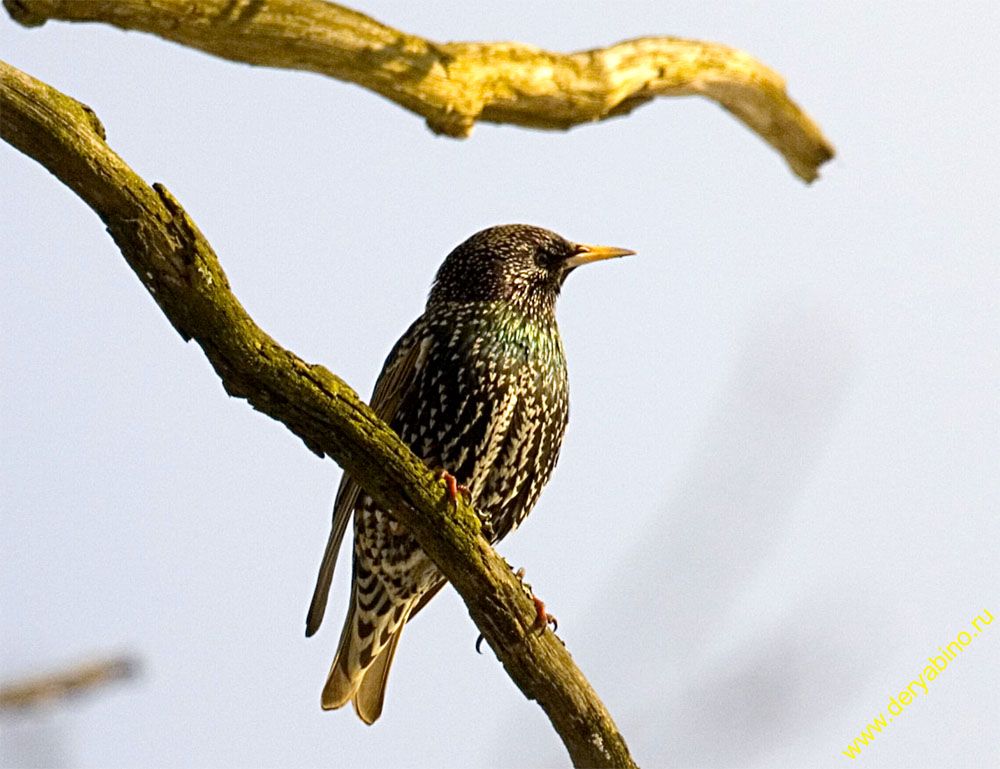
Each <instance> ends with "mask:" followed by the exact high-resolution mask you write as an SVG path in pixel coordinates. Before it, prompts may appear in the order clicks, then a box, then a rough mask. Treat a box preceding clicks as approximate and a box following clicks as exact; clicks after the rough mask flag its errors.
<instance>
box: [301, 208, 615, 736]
mask: <svg viewBox="0 0 1000 769" xmlns="http://www.w3.org/2000/svg"><path fill="white" fill-rule="evenodd" d="M632 253H635V252H634V251H629V250H627V249H624V248H610V247H606V246H588V245H581V244H578V243H571V242H569V241H568V240H565V239H563V238H561V237H560V236H558V235H556V234H555V233H553V232H549V231H548V230H543V229H541V228H538V227H531V226H528V225H523V224H514V225H507V226H502V227H491V228H489V229H486V230H483V231H482V232H478V233H476V234H475V235H473V236H472V237H471V238H469V239H468V240H466V241H465V242H464V243H462V244H461V245H460V246H458V247H457V248H456V249H455V250H454V251H452V252H451V254H449V255H448V258H447V259H445V261H444V263H443V264H442V265H441V267H440V269H439V270H438V273H437V277H436V278H435V281H434V285H433V287H432V288H431V291H430V296H429V298H428V300H427V308H426V310H425V311H424V314H423V315H421V316H420V317H419V318H417V320H416V321H415V322H414V323H413V325H412V326H410V328H409V329H408V330H407V332H406V333H405V334H404V335H403V336H402V338H401V339H400V340H399V341H398V342H397V343H396V346H395V347H394V348H393V349H392V352H390V353H389V357H388V358H387V359H386V361H385V365H384V366H383V368H382V373H381V374H380V375H379V378H378V382H377V383H376V385H375V392H374V394H373V395H372V401H371V406H372V408H373V409H374V411H375V413H376V414H378V415H379V416H380V417H381V418H382V419H384V420H385V421H386V422H387V423H388V424H389V426H390V427H392V429H393V430H395V431H396V433H397V434H398V435H399V436H400V438H402V439H403V441H405V442H406V443H407V444H408V445H409V446H410V448H412V449H413V451H414V452H415V453H416V454H417V456H419V457H420V458H421V459H423V460H424V461H425V462H426V463H427V464H428V466H430V467H433V468H437V469H441V470H443V471H444V472H443V475H444V476H445V477H446V479H447V480H448V481H449V483H450V484H451V489H452V493H453V494H454V493H455V491H454V489H455V485H454V484H455V483H456V481H457V484H460V485H461V486H462V487H464V489H465V490H467V492H468V496H469V499H470V501H471V503H472V505H473V506H474V507H475V509H476V512H477V513H478V514H479V516H480V518H481V520H482V522H483V531H484V533H485V534H487V536H489V537H490V539H491V540H492V541H493V542H497V541H499V540H500V539H502V538H503V537H504V536H506V535H507V534H508V533H509V532H511V531H513V530H514V529H515V528H517V526H518V524H520V523H521V521H523V520H524V518H525V516H526V515H527V514H528V513H529V512H530V511H531V508H532V507H533V506H534V504H535V502H536V501H537V500H538V495H539V494H540V493H541V490H542V487H543V486H544V485H545V483H546V482H547V481H548V479H549V476H550V475H551V474H552V469H553V468H554V467H555V464H556V460H557V458H558V457H559V447H560V445H561V444H562V439H563V432H564V431H565V429H566V420H567V417H568V413H569V399H568V396H569V391H568V386H567V378H566V358H565V355H564V352H563V345H562V340H561V339H560V338H559V329H558V328H557V326H556V316H555V304H556V298H557V297H558V295H559V290H560V288H561V286H562V283H563V280H565V278H566V276H567V275H568V274H569V273H570V271H572V270H573V269H574V268H575V267H577V266H578V265H581V264H586V263H587V262H594V261H597V260H600V259H610V258H612V257H616V256H624V255H626V254H632ZM352 514H353V515H354V569H353V575H352V580H351V603H350V608H349V609H348V612H347V619H346V621H345V623H344V629H343V631H342V634H341V637H340V644H339V646H338V648H337V656H336V657H335V658H334V661H333V666H332V667H331V668H330V675H329V677H328V679H327V682H326V686H325V687H324V688H323V696H322V704H323V708H324V709H333V708H339V707H342V706H343V705H346V704H347V703H348V702H353V703H354V709H355V711H356V712H357V714H358V716H359V717H360V718H361V720H362V721H364V722H365V723H368V724H370V723H373V722H374V721H375V719H377V718H378V717H379V715H380V714H381V712H382V704H383V701H384V698H385V683H386V678H387V676H388V674H389V667H390V665H391V664H392V658H393V655H394V654H395V652H396V645H397V644H398V643H399V637H400V635H401V633H402V631H403V626H404V625H405V624H406V622H407V620H409V619H412V618H413V616H414V615H416V614H417V612H419V611H420V609H421V608H423V606H424V605H425V604H426V603H427V602H428V601H429V600H430V599H431V598H433V597H434V595H435V594H436V593H437V592H438V590H440V589H441V588H442V587H443V586H444V584H445V581H446V580H445V577H444V576H443V575H442V574H441V573H440V572H439V571H438V569H437V567H436V566H435V565H434V563H433V562H432V561H431V559H430V558H429V557H428V556H427V555H426V554H425V553H424V551H423V550H421V548H420V546H419V545H418V544H417V541H416V539H414V538H413V536H412V535H411V534H410V533H409V532H408V531H407V530H406V528H404V527H403V526H402V525H401V524H400V523H398V522H397V521H396V520H395V519H394V518H393V517H392V514H391V512H389V511H387V510H382V509H380V508H379V507H378V506H377V505H375V503H374V502H373V501H372V499H371V497H369V496H368V495H367V494H366V493H365V492H364V490H363V489H362V488H360V487H359V486H358V485H357V484H356V483H355V482H354V481H353V480H352V479H351V478H350V476H348V475H347V474H346V473H345V474H344V477H343V480H342V481H341V484H340V488H339V489H338V491H337V498H336V501H335V503H334V511H333V530H332V531H331V533H330V539H329V542H328V543H327V546H326V552H325V553H324V555H323V563H322V565H321V567H320V572H319V579H318V580H317V584H316V591H315V593H314V594H313V599H312V605H311V606H310V608H309V615H308V618H307V620H306V635H307V636H311V635H313V633H315V632H316V631H317V630H318V629H319V625H320V622H321V621H322V619H323V613H324V611H325V609H326V602H327V596H328V594H329V591H330V582H331V580H332V578H333V569H334V564H335V562H336V559H337V552H338V550H339V549H340V543H341V540H342V539H343V537H344V533H345V532H346V531H347V524H348V521H349V520H350V518H351V515H352Z"/></svg>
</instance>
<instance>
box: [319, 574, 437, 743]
mask: <svg viewBox="0 0 1000 769" xmlns="http://www.w3.org/2000/svg"><path fill="white" fill-rule="evenodd" d="M373 582H375V584H373V585H372V588H373V590H372V593H371V594H366V595H365V596H364V598H365V602H364V606H363V605H362V603H361V601H360V600H359V594H358V580H357V578H355V579H354V581H353V583H354V584H353V585H352V587H351V607H350V609H349V610H348V613H347V620H346V621H345V622H344V630H343V632H342V633H341V636H340V645H339V646H338V647H337V656H336V657H334V660H333V665H332V666H331V667H330V675H329V676H328V677H327V679H326V686H324V687H323V698H322V704H323V709H324V710H333V709H335V708H340V707H343V706H344V705H346V704H347V703H348V702H353V703H354V711H355V712H356V713H357V714H358V717H359V718H360V719H361V720H362V721H364V722H365V723H366V724H372V723H374V722H375V719H377V718H378V717H379V716H380V715H381V714H382V704H383V702H384V701H385V683H386V680H387V679H388V677H389V668H390V667H391V666H392V658H393V657H394V656H395V654H396V646H397V645H398V644H399V637H400V636H401V635H402V634H403V626H404V625H405V624H406V620H407V619H409V616H410V613H411V612H412V611H413V607H414V606H416V605H417V603H419V598H420V596H415V597H414V598H412V599H410V600H407V601H405V602H398V603H397V602H394V601H393V600H392V599H391V598H390V597H389V595H388V594H387V593H386V592H385V591H384V590H383V589H382V587H381V586H380V585H378V584H377V581H375V580H373ZM365 607H369V608H365Z"/></svg>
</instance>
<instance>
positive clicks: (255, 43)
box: [4, 0, 834, 182]
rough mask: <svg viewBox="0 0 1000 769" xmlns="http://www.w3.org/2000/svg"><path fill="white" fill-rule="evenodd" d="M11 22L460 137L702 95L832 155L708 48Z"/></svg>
mask: <svg viewBox="0 0 1000 769" xmlns="http://www.w3.org/2000/svg"><path fill="white" fill-rule="evenodd" d="M4 6H5V7H6V8H7V10H8V12H9V13H10V15H11V17H12V18H13V19H15V20H16V21H19V22H20V23H21V24H24V25H25V26H38V25H40V24H43V23H44V22H45V21H48V20H49V19H57V20H62V21H89V22H103V23H105V24H111V25H113V26H116V27H119V28H121V29H130V30H133V29H134V30H140V31H143V32H149V33H151V34H154V35H158V36H160V37H163V38H166V39H167V40H173V41H174V42H177V43H181V44H182V45H186V46H189V47H191V48H197V49H199V50H202V51H206V52H208V53H211V54H215V55H216V56H221V57H222V58H225V59H231V60H233V61H241V62H246V63H248V64H257V65H261V66H267V67H283V68H288V69H302V70H308V71H311V72H319V73H321V74H324V75H329V76H330V77H334V78H337V79H338V80H344V81H347V82H350V83H356V84H357V85H360V86H362V87H364V88H367V89H369V90H371V91H374V92H376V93H378V94H381V95H382V96H384V97H385V98H387V99H390V100H392V101H394V102H396V103H397V104H399V105H400V106H401V107H404V108H406V109H408V110H410V111H412V112H415V113H417V114H418V115H420V116H422V117H423V118H424V119H426V121H427V125H428V126H430V128H431V129H432V130H433V131H435V132H437V133H442V134H446V135H448V136H452V137H457V138H465V137H467V136H469V135H470V134H471V133H472V129H473V127H474V126H475V124H476V121H478V120H485V121H488V122H493V123H512V124H515V125H520V126H526V127H530V128H542V129H567V128H571V127H572V126H576V125H580V124H584V123H592V122H595V121H599V120H604V119H605V118H609V117H616V116H620V115H626V114H628V113H629V112H631V111H632V110H634V109H635V108H636V107H640V106H642V105H643V104H646V103H647V102H649V101H652V100H653V99H654V98H656V97H658V96H687V95H692V94H697V95H701V96H706V97H708V98H710V99H712V100H714V101H716V102H718V103H719V104H720V105H721V106H722V107H724V108H725V109H726V110H728V111H729V112H731V113H732V114H733V115H735V116H736V117H737V118H739V119H740V120H741V121H743V123H744V124H746V126H747V127H748V128H750V129H751V130H752V131H754V132H755V133H757V134H758V135H759V136H760V137H761V138H762V139H764V140H765V141H766V142H767V143H768V144H770V145H771V146H772V147H774V149H776V150H777V151H778V152H780V153H781V154H782V155H783V156H784V158H785V160H786V161H787V163H788V165H789V166H790V167H791V169H792V171H793V172H794V173H795V174H796V175H797V176H799V177H800V178H801V179H803V180H805V181H807V182H811V181H813V180H814V179H815V178H816V177H817V176H818V168H819V167H820V166H821V165H822V164H823V163H825V162H826V161H827V160H829V159H830V158H832V157H833V152H834V150H833V146H832V145H831V144H830V142H829V141H827V139H826V138H825V137H824V136H823V133H822V131H821V130H820V128H819V126H818V125H817V124H816V123H815V122H813V120H812V119H811V118H810V117H809V116H808V115H807V114H806V113H805V112H803V111H802V109H801V108H800V107H799V106H798V105H797V104H796V103H795V102H793V101H792V100H791V99H790V98H789V97H788V95H787V93H786V92H785V82H784V80H783V79H782V77H781V76H780V75H779V74H778V73H777V72H775V71H774V70H772V69H770V68H769V67H767V66H765V65H764V64H762V63H761V62H759V61H757V60H756V59H754V58H753V57H752V56H750V55H749V54H747V53H744V52H743V51H740V50H737V49H735V48H730V47H728V46H725V45H721V44H719V43H709V42H703V41H699V40H685V39H682V38H677V37H643V38H638V39H636V40H628V41H625V42H622V43H618V44H617V45H612V46H610V47H608V48H597V49H593V50H588V51H579V52H576V53H570V54H563V53H553V52H550V51H545V50H542V49H540V48H535V47H534V46H530V45H525V44H523V43H511V42H502V43H478V42H456V43H435V42H433V41H430V40H426V39H424V38H422V37H417V36H415V35H409V34H406V33H405V32H401V31H399V30H396V29H393V28H392V27H388V26H386V25H384V24H380V23H379V22H377V21H375V20H374V19H371V18H369V17H368V16H365V15H364V14H361V13H358V12H357V11H352V10H350V9H349V8H344V7H342V6H339V5H334V4H333V3H328V2H324V1H323V0H267V2H263V0H157V1H156V2H148V0H4Z"/></svg>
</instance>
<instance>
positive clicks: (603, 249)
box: [563, 243, 635, 268]
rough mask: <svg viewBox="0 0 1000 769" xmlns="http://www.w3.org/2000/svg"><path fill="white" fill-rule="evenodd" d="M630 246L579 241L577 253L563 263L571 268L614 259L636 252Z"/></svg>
mask: <svg viewBox="0 0 1000 769" xmlns="http://www.w3.org/2000/svg"><path fill="white" fill-rule="evenodd" d="M634 253H635V251H632V250H630V249H628V248H615V247H614V246H589V245H587V244H586V243H578V244H577V246H576V254H574V255H573V256H571V257H570V258H569V259H567V260H566V261H565V262H563V264H565V265H566V266H567V267H569V268H573V267H579V266H580V265H581V264H587V263H588V262H599V261H601V260H602V259H614V258H616V257H619V256H628V255H630V254H634Z"/></svg>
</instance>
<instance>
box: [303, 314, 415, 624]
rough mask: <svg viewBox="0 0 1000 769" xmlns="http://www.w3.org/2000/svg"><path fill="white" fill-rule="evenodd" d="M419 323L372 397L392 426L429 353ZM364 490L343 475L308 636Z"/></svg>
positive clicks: (391, 356)
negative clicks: (418, 328)
mask: <svg viewBox="0 0 1000 769" xmlns="http://www.w3.org/2000/svg"><path fill="white" fill-rule="evenodd" d="M419 323H420V321H417V323H414V324H413V326H411V327H410V329H409V331H407V333H406V334H405V335H404V336H403V338H402V339H400V340H399V342H398V343H397V344H396V347H395V348H394V349H393V351H392V352H391V353H390V354H389V358H388V360H386V363H385V367H384V368H383V369H382V373H381V374H380V375H379V378H378V381H377V382H376V383H375V392H374V393H373V394H372V400H371V407H372V411H374V412H375V414H376V415H378V417H379V419H381V420H383V421H385V422H392V420H393V418H394V417H395V416H396V412H397V411H398V410H399V406H400V404H401V403H402V402H403V400H404V399H405V397H406V396H407V394H408V393H409V391H410V390H411V389H412V388H413V384H414V382H415V381H416V380H417V374H418V373H419V372H420V369H421V368H423V365H424V363H425V362H426V360H427V350H428V347H429V345H430V343H431V337H429V336H424V335H421V334H419V333H417V327H418V324H419ZM361 494H362V489H361V487H360V486H358V484H356V483H355V482H354V480H353V479H352V478H351V477H350V476H349V475H348V474H347V473H344V477H343V478H342V479H341V481H340V488H339V489H337V498H336V501H335V502H334V503H333V529H332V530H331V531H330V539H329V540H328V541H327V543H326V552H324V553H323V563H322V564H321V565H320V569H319V577H318V578H317V580H316V589H315V591H314V592H313V598H312V603H311V604H310V606H309V614H308V615H307V617H306V636H311V635H313V633H315V632H316V631H317V630H319V626H320V623H321V622H322V621H323V613H324V612H325V611H326V602H327V599H328V598H329V595H330V584H331V583H332V582H333V569H334V567H335V566H336V565H337V555H338V553H339V552H340V543H341V542H342V541H343V539H344V534H345V532H346V531H347V526H348V524H349V523H350V521H351V515H352V513H353V512H354V509H355V508H356V507H357V504H358V500H359V498H360V497H361Z"/></svg>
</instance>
